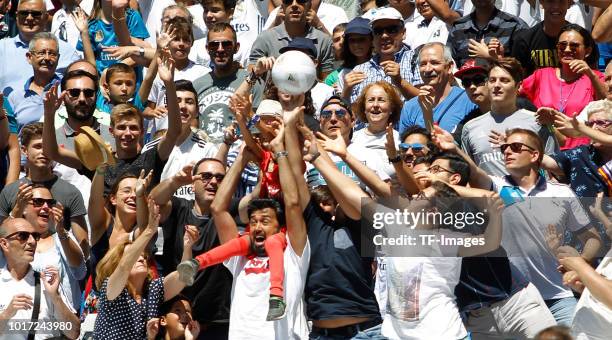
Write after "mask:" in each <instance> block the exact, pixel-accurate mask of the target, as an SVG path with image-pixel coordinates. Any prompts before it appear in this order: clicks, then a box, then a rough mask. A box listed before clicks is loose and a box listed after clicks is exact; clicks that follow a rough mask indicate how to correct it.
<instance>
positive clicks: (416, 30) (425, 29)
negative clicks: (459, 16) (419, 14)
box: [404, 16, 448, 50]
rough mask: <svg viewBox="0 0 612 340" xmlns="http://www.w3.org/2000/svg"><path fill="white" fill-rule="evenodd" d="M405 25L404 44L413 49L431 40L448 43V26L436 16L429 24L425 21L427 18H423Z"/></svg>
mask: <svg viewBox="0 0 612 340" xmlns="http://www.w3.org/2000/svg"><path fill="white" fill-rule="evenodd" d="M404 27H405V28H406V35H405V36H404V44H406V45H408V47H410V49H412V50H414V49H416V48H417V47H419V46H421V45H423V44H426V43H430V42H439V43H442V44H445V45H446V41H447V40H448V26H447V25H446V23H445V22H444V21H442V20H440V19H438V17H436V16H434V17H433V19H431V21H430V22H429V25H428V24H427V23H426V22H425V19H421V20H418V21H410V22H406V23H405V24H404Z"/></svg>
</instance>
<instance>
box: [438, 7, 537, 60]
mask: <svg viewBox="0 0 612 340" xmlns="http://www.w3.org/2000/svg"><path fill="white" fill-rule="evenodd" d="M475 21H476V14H475V12H472V14H470V15H466V16H464V17H463V18H460V19H458V20H457V21H455V23H453V26H452V28H451V29H450V32H449V34H448V43H447V44H448V45H450V46H451V49H452V52H453V58H454V59H455V63H456V65H457V68H460V67H461V65H463V63H465V61H466V60H467V59H468V58H469V55H468V46H469V42H470V39H474V40H476V41H480V40H481V39H484V40H485V42H486V43H489V41H490V40H491V39H492V38H497V39H498V40H499V42H500V43H501V44H503V45H504V54H505V55H510V53H511V49H512V44H513V43H514V39H515V38H516V34H517V33H518V32H521V31H523V30H526V29H527V28H529V26H527V24H526V23H525V22H524V21H523V20H522V19H520V18H518V17H516V16H514V15H510V14H508V13H506V12H502V11H500V10H499V9H495V11H494V12H493V16H492V17H491V20H489V23H488V24H487V25H486V26H485V27H483V28H482V29H480V28H478V25H476V22H475Z"/></svg>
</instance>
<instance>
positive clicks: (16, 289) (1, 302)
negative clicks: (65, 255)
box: [0, 266, 76, 340]
mask: <svg viewBox="0 0 612 340" xmlns="http://www.w3.org/2000/svg"><path fill="white" fill-rule="evenodd" d="M40 280H41V281H40V289H41V290H40V292H41V294H40V311H39V314H38V320H39V321H41V322H50V321H60V322H66V320H64V319H62V318H61V317H60V315H59V312H58V310H57V308H56V307H55V306H54V305H53V303H52V300H51V299H50V298H49V296H48V293H47V291H46V290H45V284H44V283H43V282H42V280H45V275H44V274H41V275H40ZM0 287H2V294H0V313H2V312H4V310H5V309H6V308H7V307H8V305H9V304H10V303H11V300H12V299H13V296H15V295H16V294H27V295H29V296H30V297H32V301H34V296H35V289H34V271H33V270H32V268H31V267H30V270H29V271H28V273H27V274H26V276H25V277H24V278H23V279H21V280H20V281H16V280H15V279H14V278H13V276H11V273H10V272H9V271H8V268H7V267H6V266H4V267H2V268H0ZM59 294H60V298H61V299H62V301H64V305H66V307H68V309H69V310H70V311H72V312H73V313H76V311H75V310H74V308H72V306H71V304H70V303H68V298H66V296H65V295H64V294H63V293H62V290H61V289H60V290H59ZM31 319H32V309H27V310H24V309H20V310H18V311H17V313H16V314H15V315H14V316H13V317H12V318H11V320H16V321H27V320H31ZM7 327H8V326H7ZM68 327H70V326H68ZM59 335H60V332H59V331H56V332H54V333H53V334H39V333H36V337H35V339H36V340H41V339H46V338H50V337H52V336H59ZM27 338H28V333H27V332H23V333H20V334H15V333H9V332H4V333H3V334H2V333H0V340H21V339H23V340H25V339H27Z"/></svg>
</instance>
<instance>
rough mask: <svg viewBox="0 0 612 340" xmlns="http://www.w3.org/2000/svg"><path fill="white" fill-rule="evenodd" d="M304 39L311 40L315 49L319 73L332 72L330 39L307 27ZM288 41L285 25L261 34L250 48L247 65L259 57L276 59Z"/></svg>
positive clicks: (332, 62)
mask: <svg viewBox="0 0 612 340" xmlns="http://www.w3.org/2000/svg"><path fill="white" fill-rule="evenodd" d="M305 38H308V39H311V40H312V42H313V43H314V45H315V47H316V48H317V60H318V61H319V67H320V68H321V71H323V72H331V71H333V70H334V57H333V49H332V41H331V37H330V36H328V35H327V34H325V33H323V32H321V31H319V30H318V29H315V28H313V27H309V28H308V30H307V32H306V36H305ZM290 41H291V38H290V37H289V33H287V29H286V28H285V23H282V24H280V25H278V26H276V27H273V28H271V29H269V30H267V31H263V32H261V34H260V35H259V37H258V38H257V40H255V42H254V43H253V47H252V48H251V55H250V56H249V64H255V63H256V62H257V60H258V59H259V58H261V57H275V58H276V57H278V56H279V55H280V52H279V50H280V49H281V48H283V47H286V46H287V45H289V42H290Z"/></svg>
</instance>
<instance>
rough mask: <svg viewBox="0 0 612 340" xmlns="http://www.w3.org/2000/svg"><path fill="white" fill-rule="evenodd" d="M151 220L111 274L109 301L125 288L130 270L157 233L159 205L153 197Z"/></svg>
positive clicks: (150, 209) (126, 250)
mask: <svg viewBox="0 0 612 340" xmlns="http://www.w3.org/2000/svg"><path fill="white" fill-rule="evenodd" d="M148 204H149V222H148V224H147V228H146V229H145V230H144V232H143V233H141V234H140V236H138V238H136V241H134V243H132V244H131V245H130V246H129V247H126V249H125V251H124V252H123V256H122V257H121V260H120V261H119V264H118V265H117V268H116V269H115V271H114V272H113V273H112V274H111V276H110V277H109V279H108V285H107V290H106V297H107V299H108V300H109V301H113V300H114V299H115V298H117V297H118V296H119V294H121V291H123V289H124V288H125V285H126V284H127V282H128V279H129V276H130V271H131V270H132V267H133V266H134V263H136V261H138V258H139V257H140V255H142V254H143V252H144V250H145V248H146V246H147V244H149V241H150V240H151V237H153V235H155V234H156V233H157V227H158V226H159V207H158V206H157V204H155V202H153V200H152V199H149V202H148ZM139 207H140V208H141V209H142V206H140V205H137V207H136V209H138V208H139Z"/></svg>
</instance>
